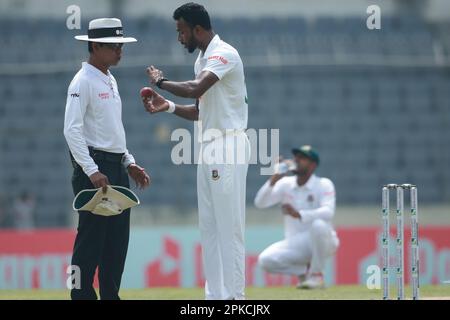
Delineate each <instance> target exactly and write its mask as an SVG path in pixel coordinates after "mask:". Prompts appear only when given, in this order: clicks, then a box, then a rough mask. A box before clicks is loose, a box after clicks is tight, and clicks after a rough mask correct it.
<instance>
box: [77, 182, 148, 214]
mask: <svg viewBox="0 0 450 320" xmlns="http://www.w3.org/2000/svg"><path fill="white" fill-rule="evenodd" d="M139 203H140V201H139V198H138V197H137V196H136V194H134V193H133V191H131V190H130V189H128V188H125V187H121V186H108V187H107V190H106V193H103V190H102V188H98V189H85V190H82V191H80V192H79V193H78V194H77V195H76V197H75V199H74V200H73V209H74V210H82V211H90V212H92V213H95V214H98V215H102V216H113V215H117V214H120V213H122V212H123V210H126V209H128V208H131V207H134V206H137V205H138V204H139Z"/></svg>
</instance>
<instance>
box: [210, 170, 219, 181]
mask: <svg viewBox="0 0 450 320" xmlns="http://www.w3.org/2000/svg"><path fill="white" fill-rule="evenodd" d="M211 177H212V179H213V180H219V178H220V176H219V171H218V170H216V169H214V170H213V171H212V172H211Z"/></svg>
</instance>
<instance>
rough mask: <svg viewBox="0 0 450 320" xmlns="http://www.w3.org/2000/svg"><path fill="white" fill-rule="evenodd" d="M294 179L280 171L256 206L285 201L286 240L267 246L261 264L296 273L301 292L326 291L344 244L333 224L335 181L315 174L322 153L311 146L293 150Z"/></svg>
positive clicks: (280, 270)
mask: <svg viewBox="0 0 450 320" xmlns="http://www.w3.org/2000/svg"><path fill="white" fill-rule="evenodd" d="M292 153H293V154H294V163H295V165H296V166H295V167H296V168H295V169H294V170H293V173H294V174H295V175H294V176H286V173H280V172H278V173H275V174H274V175H273V176H272V177H271V178H270V179H269V180H268V181H267V182H266V183H265V184H264V185H263V186H262V187H261V189H260V190H259V191H258V193H257V195H256V198H255V206H256V207H258V208H261V209H262V208H268V207H270V206H273V205H275V204H278V203H281V204H282V210H283V213H284V228H285V239H284V240H282V241H279V242H276V243H274V244H272V245H270V246H269V247H268V248H266V249H265V250H264V251H263V252H262V253H261V254H260V255H259V258H258V263H259V264H260V265H261V267H262V268H263V269H264V270H266V271H267V272H271V273H282V274H290V275H296V276H298V278H299V282H298V285H297V288H305V289H314V288H322V287H324V280H323V270H324V267H325V262H326V260H327V258H328V257H330V256H331V255H333V254H334V253H335V252H336V250H337V247H338V246H339V239H338V238H337V235H336V232H335V230H334V229H333V226H332V218H333V216H334V211H335V205H336V197H335V190H334V185H333V182H331V180H329V179H327V178H321V177H318V176H316V175H315V174H314V171H315V169H316V167H317V166H318V164H319V155H318V153H317V152H316V151H315V150H314V149H312V148H311V147H310V146H302V147H300V148H296V149H293V150H292Z"/></svg>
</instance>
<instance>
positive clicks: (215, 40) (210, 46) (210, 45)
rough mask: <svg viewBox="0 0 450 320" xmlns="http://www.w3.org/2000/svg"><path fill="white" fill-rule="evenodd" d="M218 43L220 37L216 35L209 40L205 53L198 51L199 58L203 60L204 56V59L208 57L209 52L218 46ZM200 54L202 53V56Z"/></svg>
mask: <svg viewBox="0 0 450 320" xmlns="http://www.w3.org/2000/svg"><path fill="white" fill-rule="evenodd" d="M219 42H220V37H219V35H218V34H216V35H215V36H214V37H213V38H212V39H211V41H210V42H209V43H208V47H207V48H206V50H205V52H204V53H203V52H201V51H200V57H201V58H204V57H205V56H206V57H207V56H209V54H210V51H212V50H213V49H214V48H215V47H217V45H218V44H219ZM202 53H203V54H202Z"/></svg>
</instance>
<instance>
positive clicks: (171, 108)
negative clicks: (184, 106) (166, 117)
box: [166, 100, 175, 113]
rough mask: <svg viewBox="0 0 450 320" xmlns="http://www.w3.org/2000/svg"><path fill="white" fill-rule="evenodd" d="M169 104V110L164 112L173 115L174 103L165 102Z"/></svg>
mask: <svg viewBox="0 0 450 320" xmlns="http://www.w3.org/2000/svg"><path fill="white" fill-rule="evenodd" d="M166 101H167V102H168V103H169V109H167V110H166V112H168V113H174V112H175V103H173V102H172V101H170V100H166Z"/></svg>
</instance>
